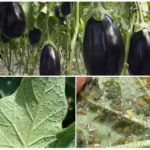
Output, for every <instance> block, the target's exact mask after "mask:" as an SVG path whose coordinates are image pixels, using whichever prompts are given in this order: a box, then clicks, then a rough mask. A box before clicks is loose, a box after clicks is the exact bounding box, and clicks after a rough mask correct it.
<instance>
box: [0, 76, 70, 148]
mask: <svg viewBox="0 0 150 150" xmlns="http://www.w3.org/2000/svg"><path fill="white" fill-rule="evenodd" d="M66 113H67V103H66V97H65V79H64V78H24V79H22V82H21V85H20V87H19V88H18V89H17V90H16V92H15V93H14V94H12V95H11V96H7V97H4V98H2V99H0V120H1V122H0V135H1V136H0V147H46V146H47V145H48V144H50V143H52V142H54V141H55V140H57V137H56V135H57V133H59V132H61V131H62V121H63V119H64V117H65V115H66Z"/></svg>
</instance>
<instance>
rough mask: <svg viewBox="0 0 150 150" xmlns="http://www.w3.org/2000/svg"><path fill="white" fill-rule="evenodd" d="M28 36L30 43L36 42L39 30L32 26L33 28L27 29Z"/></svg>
mask: <svg viewBox="0 0 150 150" xmlns="http://www.w3.org/2000/svg"><path fill="white" fill-rule="evenodd" d="M28 36H29V42H30V44H31V45H34V44H37V43H38V42H39V41H40V38H41V31H40V30H39V29H37V28H33V30H30V31H29V33H28Z"/></svg>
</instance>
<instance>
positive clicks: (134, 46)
mask: <svg viewBox="0 0 150 150" xmlns="http://www.w3.org/2000/svg"><path fill="white" fill-rule="evenodd" d="M128 64H129V67H128V70H129V73H130V74H132V75H150V32H149V31H148V30H146V29H143V30H140V31H139V32H134V33H133V34H132V36H131V42H130V48H129V54H128Z"/></svg>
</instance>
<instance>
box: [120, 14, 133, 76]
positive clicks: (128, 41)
mask: <svg viewBox="0 0 150 150" xmlns="http://www.w3.org/2000/svg"><path fill="white" fill-rule="evenodd" d="M134 22H135V13H133V16H132V19H131V24H130V27H129V30H128V32H127V38H126V45H125V65H124V66H125V67H124V69H123V71H122V74H123V75H126V72H127V68H128V64H127V60H128V53H129V47H130V39H131V34H132V32H133V26H134Z"/></svg>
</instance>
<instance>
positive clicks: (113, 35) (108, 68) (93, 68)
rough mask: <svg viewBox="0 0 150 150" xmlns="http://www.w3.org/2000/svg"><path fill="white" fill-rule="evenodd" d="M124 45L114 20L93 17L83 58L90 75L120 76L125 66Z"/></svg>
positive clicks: (88, 27)
mask: <svg viewBox="0 0 150 150" xmlns="http://www.w3.org/2000/svg"><path fill="white" fill-rule="evenodd" d="M124 55H125V51H124V43H123V39H122V36H121V33H120V31H119V29H118V27H117V25H116V24H115V23H114V22H113V20H112V18H110V17H109V16H108V15H106V14H105V15H104V18H103V20H102V21H97V20H96V19H94V18H93V17H91V18H90V19H89V20H88V22H87V25H86V28H85V34H84V41H83V58H84V63H85V67H86V69H87V73H88V74H89V75H119V74H120V73H121V71H122V68H123V64H124Z"/></svg>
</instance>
